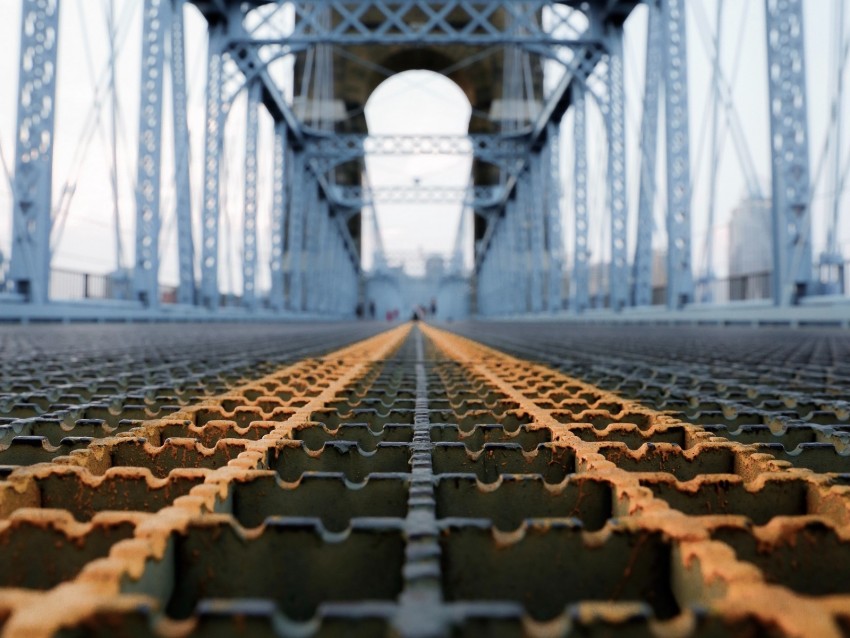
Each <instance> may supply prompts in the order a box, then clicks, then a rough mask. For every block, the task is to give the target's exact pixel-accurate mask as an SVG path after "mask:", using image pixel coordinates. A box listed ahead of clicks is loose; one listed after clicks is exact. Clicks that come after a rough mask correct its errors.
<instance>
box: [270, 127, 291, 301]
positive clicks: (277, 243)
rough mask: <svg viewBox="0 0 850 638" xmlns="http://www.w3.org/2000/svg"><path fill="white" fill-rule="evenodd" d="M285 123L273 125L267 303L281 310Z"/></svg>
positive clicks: (284, 213)
mask: <svg viewBox="0 0 850 638" xmlns="http://www.w3.org/2000/svg"><path fill="white" fill-rule="evenodd" d="M286 149H287V136H286V123H285V122H283V121H280V122H275V125H274V167H273V169H272V182H273V184H272V189H273V194H272V229H271V230H272V253H271V264H270V268H271V278H272V281H271V291H270V292H269V303H270V305H271V307H272V308H274V309H275V310H282V309H283V308H284V304H285V286H284V276H283V247H284V239H285V237H284V235H285V232H286V186H287V182H288V180H287V179H286V173H287V169H288V168H289V166H288V164H287V163H286V157H287V150H286Z"/></svg>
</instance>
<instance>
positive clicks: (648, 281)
mask: <svg viewBox="0 0 850 638" xmlns="http://www.w3.org/2000/svg"><path fill="white" fill-rule="evenodd" d="M646 6H647V9H648V10H649V24H648V27H647V35H646V71H645V82H644V92H643V116H642V121H641V127H640V130H641V140H640V195H639V198H638V220H637V242H636V246H635V261H634V282H635V291H634V304H635V305H636V306H648V305H650V304H651V303H652V234H653V231H654V230H655V217H654V214H653V213H654V210H653V207H654V204H655V161H656V156H657V153H658V93H659V89H660V80H661V67H662V65H663V60H664V58H663V57H662V55H663V47H664V39H663V32H662V25H661V11H660V10H659V7H658V4H657V2H656V0H651V1H650V2H647V3H646Z"/></svg>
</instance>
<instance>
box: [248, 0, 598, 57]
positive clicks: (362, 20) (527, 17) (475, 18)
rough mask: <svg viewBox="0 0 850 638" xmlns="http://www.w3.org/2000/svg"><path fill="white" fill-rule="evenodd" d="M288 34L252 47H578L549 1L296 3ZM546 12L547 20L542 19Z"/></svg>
mask: <svg viewBox="0 0 850 638" xmlns="http://www.w3.org/2000/svg"><path fill="white" fill-rule="evenodd" d="M282 5H284V6H291V7H293V8H294V11H295V20H294V26H293V28H292V31H291V32H289V33H287V34H286V35H285V37H282V38H266V39H263V38H253V39H251V43H252V44H260V45H262V44H281V43H283V42H284V41H285V43H286V44H287V45H289V46H299V45H300V46H305V45H306V46H315V45H320V44H336V45H349V46H351V45H368V44H386V45H401V44H413V45H421V44H422V43H423V42H427V43H429V44H434V45H446V44H465V45H470V46H493V45H508V44H511V45H516V46H526V45H527V46H529V47H533V48H534V49H535V50H537V49H539V48H540V47H541V46H543V47H546V46H576V45H581V44H587V43H590V42H595V40H588V39H587V38H584V37H582V36H581V34H578V33H576V29H575V27H574V25H573V24H572V22H571V19H570V18H571V16H572V11H571V10H570V9H568V8H567V7H565V6H563V5H561V4H559V3H556V2H552V1H551V0H524V1H522V2H516V1H515V0H310V1H306V0H296V1H290V2H285V3H282ZM544 11H546V14H547V19H546V20H541V14H542V13H543V12H544Z"/></svg>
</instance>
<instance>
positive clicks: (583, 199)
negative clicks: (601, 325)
mask: <svg viewBox="0 0 850 638" xmlns="http://www.w3.org/2000/svg"><path fill="white" fill-rule="evenodd" d="M571 91H572V102H573V118H574V119H573V127H574V132H573V138H574V142H573V144H574V147H575V148H574V152H575V161H574V167H573V179H574V182H575V183H574V186H573V197H574V208H575V238H574V241H575V245H574V248H573V274H572V282H571V289H572V308H573V310H574V311H575V312H577V313H581V312H584V310H586V309H587V307H588V306H589V305H590V271H589V263H588V262H589V257H590V251H589V245H588V214H587V106H586V104H585V90H584V85H583V84H582V83H581V82H573V85H572V90H571Z"/></svg>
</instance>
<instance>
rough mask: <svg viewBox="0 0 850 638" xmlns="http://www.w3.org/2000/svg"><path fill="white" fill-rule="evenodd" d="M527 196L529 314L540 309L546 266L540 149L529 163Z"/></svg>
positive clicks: (541, 157) (544, 214) (541, 154)
mask: <svg viewBox="0 0 850 638" xmlns="http://www.w3.org/2000/svg"><path fill="white" fill-rule="evenodd" d="M526 179H527V182H528V186H529V189H528V195H527V197H526V208H525V210H526V212H527V215H526V224H527V226H528V235H529V259H528V263H529V281H528V287H529V310H530V311H531V312H532V313H541V312H543V298H544V292H543V291H544V288H543V286H544V281H543V276H544V270H545V268H546V247H545V237H544V225H545V223H546V211H545V209H546V206H545V202H546V198H545V197H544V189H545V184H546V182H545V179H544V175H543V150H542V149H541V150H540V151H537V152H535V153H533V154H532V156H531V161H530V163H529V168H528V175H527V177H526Z"/></svg>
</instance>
